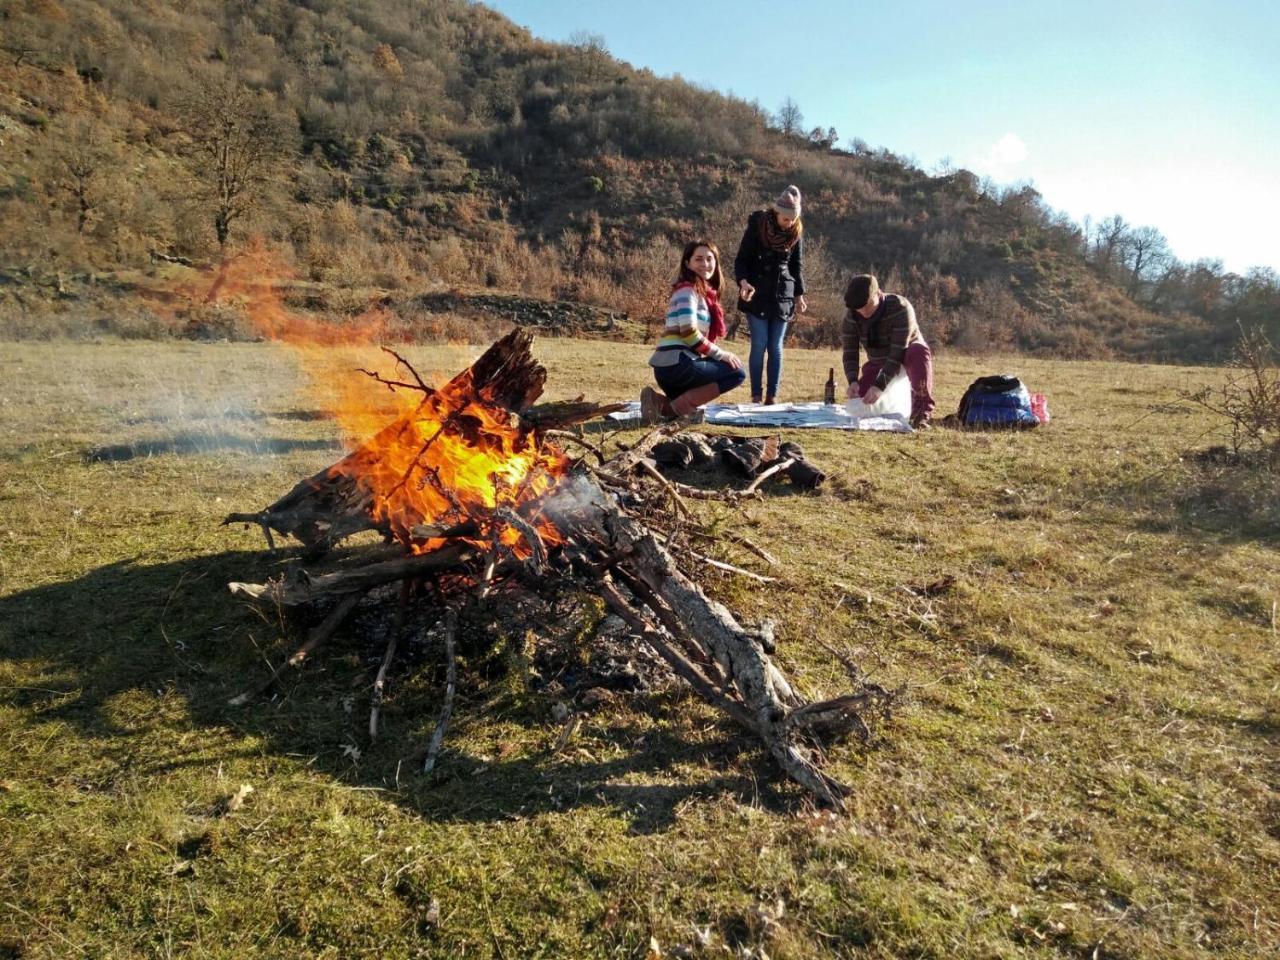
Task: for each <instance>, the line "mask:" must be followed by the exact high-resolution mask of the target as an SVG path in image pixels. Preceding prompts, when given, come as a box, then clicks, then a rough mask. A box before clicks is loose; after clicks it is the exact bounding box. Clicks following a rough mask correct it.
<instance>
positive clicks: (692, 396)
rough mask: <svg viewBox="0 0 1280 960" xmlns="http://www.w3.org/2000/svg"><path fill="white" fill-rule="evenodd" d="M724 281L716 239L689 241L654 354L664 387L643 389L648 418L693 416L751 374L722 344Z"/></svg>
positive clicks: (652, 360) (655, 373)
mask: <svg viewBox="0 0 1280 960" xmlns="http://www.w3.org/2000/svg"><path fill="white" fill-rule="evenodd" d="M723 283H724V274H723V273H722V272H721V270H720V251H719V250H717V249H716V245H715V244H714V243H711V242H710V241H708V240H695V241H693V242H692V243H689V244H687V245H686V246H685V248H684V252H683V253H682V254H681V255H680V273H679V275H678V276H677V277H676V282H675V285H674V286H673V287H672V288H671V302H670V303H669V304H668V305H667V322H666V326H665V327H664V328H663V331H662V339H660V340H659V341H658V347H657V349H656V350H654V351H653V356H651V357H650V358H649V366H651V367H653V376H654V379H655V380H657V381H658V386H659V387H661V388H662V393H658V391H656V390H654V389H653V388H652V387H645V388H644V390H642V391H641V393H640V415H641V417H642V419H644V421H645V422H646V423H655V422H657V421H658V420H672V419H675V418H676V417H685V416H688V415H689V414H691V413H693V411H694V410H696V409H698V408H699V407H701V406H703V405H704V404H707V403H710V402H711V401H712V400H714V399H715V398H716V397H718V396H720V394H722V393H727V392H728V391H730V390H732V389H733V388H734V387H737V386H741V384H742V381H743V380H745V379H746V378H747V374H746V371H745V370H743V369H742V361H741V360H739V359H738V358H737V357H736V356H735V355H733V354H732V353H729V352H728V351H727V350H724V349H721V348H720V347H719V346H717V345H716V340H718V339H719V338H720V337H721V336H722V335H723V334H724V329H725V327H724V309H723V308H722V307H721V306H720V287H721V285H722V284H723Z"/></svg>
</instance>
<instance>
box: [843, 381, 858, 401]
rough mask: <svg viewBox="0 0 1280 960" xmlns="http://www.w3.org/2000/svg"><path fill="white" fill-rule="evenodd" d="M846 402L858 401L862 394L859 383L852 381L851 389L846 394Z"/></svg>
mask: <svg viewBox="0 0 1280 960" xmlns="http://www.w3.org/2000/svg"><path fill="white" fill-rule="evenodd" d="M844 395H845V399H846V400H856V399H858V397H859V396H861V394H859V393H858V381H857V380H852V381H850V383H849V389H848V390H846V391H845V392H844Z"/></svg>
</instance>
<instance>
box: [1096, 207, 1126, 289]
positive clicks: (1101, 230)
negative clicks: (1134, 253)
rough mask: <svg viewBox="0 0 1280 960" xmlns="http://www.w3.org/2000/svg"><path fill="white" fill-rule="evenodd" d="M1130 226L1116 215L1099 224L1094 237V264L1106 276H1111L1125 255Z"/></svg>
mask: <svg viewBox="0 0 1280 960" xmlns="http://www.w3.org/2000/svg"><path fill="white" fill-rule="evenodd" d="M1129 230H1130V227H1129V224H1127V223H1126V222H1125V219H1124V217H1122V216H1120V214H1118V213H1115V214H1112V215H1111V216H1109V217H1107V219H1105V220H1102V221H1100V222H1099V223H1098V226H1097V228H1096V230H1095V232H1094V237H1093V264H1094V266H1095V267H1097V268H1098V269H1099V270H1101V271H1102V273H1104V274H1110V273H1111V271H1112V270H1113V269H1114V268H1115V266H1116V264H1117V261H1119V260H1120V258H1121V256H1122V255H1123V253H1124V247H1125V243H1126V241H1127V240H1128V237H1129Z"/></svg>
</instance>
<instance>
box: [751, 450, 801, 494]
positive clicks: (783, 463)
mask: <svg viewBox="0 0 1280 960" xmlns="http://www.w3.org/2000/svg"><path fill="white" fill-rule="evenodd" d="M795 462H796V460H795V457H787V459H785V460H779V461H778V462H777V463H775V464H774V465H773V466H772V467H770V468H769V469H768V470H765V471H764V472H763V473H761V474H760V475H759V476H757V477H756V478H755V479H754V480H752V481H751V483H750V484H748V485H747V487H746V489H745V490H743V491H742V493H741V496H744V497H749V496H750V495H751V494H753V493H755V492H756V490H757V489H759V487H760V484H762V483H764V482H765V481H766V480H768V479H769V478H770V477H772V476H773V475H774V474H775V473H781V472H782V471H783V470H786V469H787V468H788V467H790V466H793V465H794V464H795Z"/></svg>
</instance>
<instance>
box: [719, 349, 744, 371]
mask: <svg viewBox="0 0 1280 960" xmlns="http://www.w3.org/2000/svg"><path fill="white" fill-rule="evenodd" d="M720 359H721V360H723V361H724V362H725V363H727V364H728V365H729V367H730V369H733V370H741V369H742V361H741V360H740V359H738V355H737V354H736V353H730V352H729V351H728V350H725V351H724V352H723V353H721V354H720Z"/></svg>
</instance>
